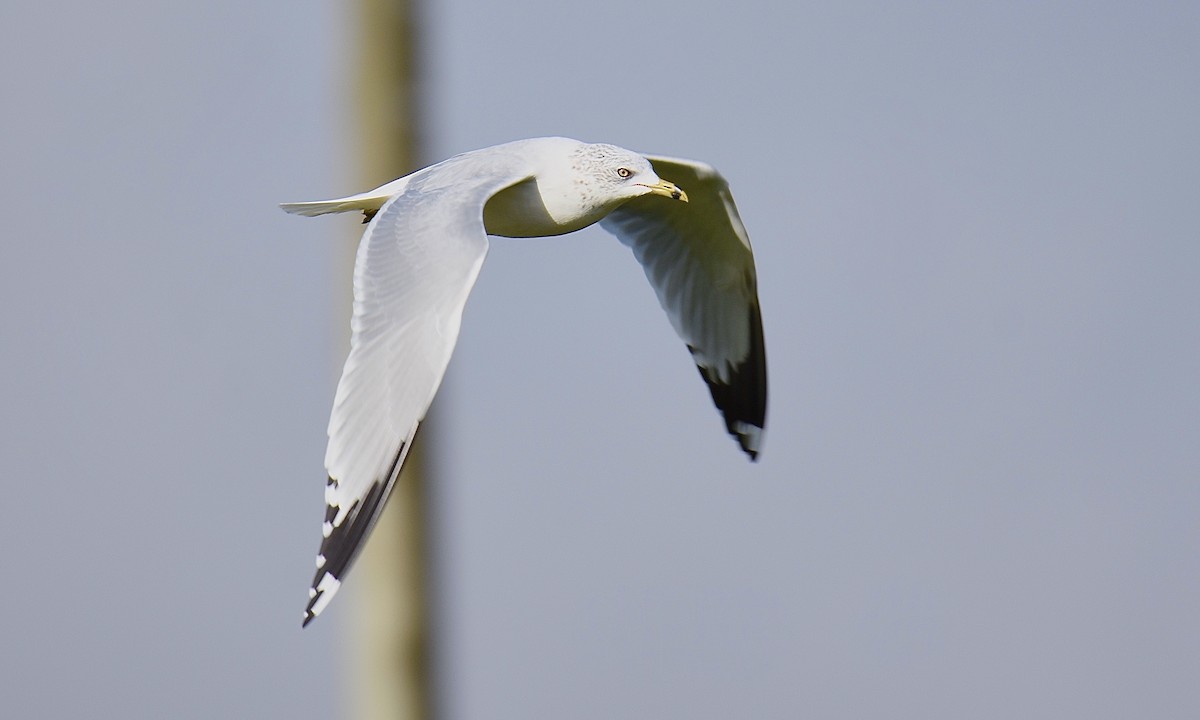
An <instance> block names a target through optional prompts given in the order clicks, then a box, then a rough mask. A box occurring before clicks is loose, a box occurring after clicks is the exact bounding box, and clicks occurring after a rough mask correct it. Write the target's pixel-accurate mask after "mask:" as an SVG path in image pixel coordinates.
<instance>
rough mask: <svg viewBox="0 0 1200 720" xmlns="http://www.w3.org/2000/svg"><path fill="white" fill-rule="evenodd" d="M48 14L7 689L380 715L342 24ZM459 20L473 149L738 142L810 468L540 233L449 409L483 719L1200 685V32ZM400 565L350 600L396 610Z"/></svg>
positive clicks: (1117, 713)
mask: <svg viewBox="0 0 1200 720" xmlns="http://www.w3.org/2000/svg"><path fill="white" fill-rule="evenodd" d="M10 5H14V7H8V6H6V7H5V8H4V9H3V10H0V34H2V37H0V39H2V40H3V41H2V42H0V61H2V63H3V65H4V67H7V68H10V69H13V70H10V72H6V73H4V74H3V79H0V88H2V89H3V94H2V97H4V102H5V107H6V110H5V120H4V127H5V129H6V132H5V133H3V134H2V135H0V159H2V162H0V183H2V187H0V191H2V192H3V196H4V197H5V198H7V199H8V213H7V214H6V222H7V223H8V228H9V231H8V233H6V234H7V237H8V242H6V243H4V249H3V251H2V253H3V255H2V257H3V262H2V263H0V337H3V341H4V346H3V347H4V350H3V353H0V391H2V397H4V398H5V402H4V403H3V404H2V406H0V456H2V457H4V458H5V459H6V460H7V462H8V474H9V477H10V482H9V485H8V487H9V498H10V504H9V510H8V514H7V518H8V519H7V521H6V522H5V523H3V524H0V541H3V544H4V547H5V549H6V560H5V561H4V564H3V568H4V570H5V576H6V577H7V578H8V579H9V584H8V592H7V593H6V594H5V599H4V601H3V604H2V607H3V609H4V612H2V613H0V637H4V638H5V642H4V650H3V651H0V678H3V680H0V691H2V692H3V696H4V697H5V704H6V712H8V713H10V714H11V715H12V716H13V717H47V718H60V717H61V718H68V717H70V718H75V717H116V716H125V717H147V718H164V717H170V718H202V717H203V718H209V717H214V716H216V717H292V718H310V717H311V718H319V717H331V716H337V708H338V707H339V698H338V693H339V692H340V690H341V687H342V686H343V684H344V683H345V677H344V676H343V675H342V674H341V673H342V672H343V671H341V670H340V669H339V668H340V667H341V665H342V661H343V659H344V654H345V649H344V646H342V645H341V644H340V643H339V638H340V637H341V635H342V632H343V631H344V630H345V628H346V625H347V623H346V619H347V617H346V613H347V612H348V611H349V610H348V609H349V608H351V607H353V604H352V600H351V599H347V598H345V597H341V596H339V598H338V601H337V602H335V603H334V605H333V606H331V608H330V610H329V612H327V613H326V614H325V615H323V616H322V617H321V620H320V621H319V622H317V623H315V624H314V625H313V626H311V627H310V628H309V629H307V630H305V631H304V632H300V630H299V618H300V611H301V608H302V606H303V601H304V598H305V589H306V587H307V585H306V583H307V581H308V580H309V579H310V574H311V563H312V555H313V553H314V552H315V549H316V545H317V542H318V535H317V532H318V525H319V521H320V516H321V492H322V483H323V479H324V477H323V474H322V468H321V460H322V458H323V453H324V430H325V422H326V418H327V413H328V408H329V403H330V401H331V397H332V388H333V382H334V378H335V373H336V367H337V366H338V365H339V364H340V358H339V357H338V356H337V352H336V350H335V348H334V346H333V338H334V337H335V332H334V328H335V327H336V326H337V325H340V324H342V323H343V322H344V320H343V319H342V318H338V317H335V316H334V311H333V309H332V308H333V306H334V305H333V300H334V293H335V291H336V289H337V288H339V287H341V285H340V284H339V283H341V282H343V281H344V280H343V279H341V278H338V277H337V276H336V270H337V268H338V267H339V265H338V260H337V259H336V258H337V257H338V255H339V253H340V252H341V251H342V250H343V249H344V248H343V247H342V245H343V244H344V240H343V238H344V237H345V234H346V233H347V232H351V231H352V230H353V228H352V226H353V224H354V222H355V221H354V220H353V219H345V218H343V219H322V220H303V219H297V218H293V217H288V216H285V215H284V214H283V213H281V212H279V211H278V210H277V209H276V208H275V203H277V202H280V201H283V200H304V199H316V198H320V197H325V196H328V195H332V194H344V193H348V192H352V191H357V190H361V189H365V188H359V187H347V178H348V177H350V172H349V166H348V163H347V158H346V149H345V148H344V147H343V144H342V143H343V142H344V136H343V134H342V133H343V132H344V130H345V128H346V127H347V124H346V120H347V118H348V112H349V110H348V108H347V107H345V103H346V102H347V100H348V97H349V93H348V91H347V90H345V89H344V88H342V87H341V86H340V85H339V83H340V82H341V73H342V72H343V71H344V70H345V63H346V59H345V58H346V57H348V55H347V42H348V40H347V33H346V28H345V22H344V20H343V19H342V18H341V17H340V15H339V13H340V12H341V11H342V9H341V7H340V5H335V4H331V3H324V4H313V3H283V2H251V3H245V2H239V3H233V2H222V1H217V2H212V3H199V4H196V3H192V4H165V5H164V4H159V3H122V4H117V5H112V4H108V5H104V6H98V5H94V4H87V3H69V4H67V5H59V6H53V7H51V6H45V4H42V6H39V5H38V4H36V3H33V4H31V3H21V4H19V5H20V7H16V5H17V4H15V3H12V4H10ZM780 7H782V6H780V5H779V4H778V3H761V4H746V3H741V4H734V3H708V2H703V1H699V0H698V1H697V2H693V3H686V4H679V3H644V2H641V3H634V2H613V3H605V4H603V5H589V6H588V7H587V9H586V12H583V11H581V10H580V8H579V7H578V6H576V5H572V4H564V3H561V2H559V3H554V2H548V1H547V2H524V3H505V4H502V5H501V4H495V3H482V2H478V0H471V1H467V0H448V1H447V2H442V3H439V4H437V6H436V7H434V8H430V9H429V10H428V11H427V13H426V27H427V28H428V31H427V37H426V64H427V68H428V70H429V76H428V80H427V82H428V86H427V98H428V101H429V102H428V105H427V106H426V109H425V112H426V115H427V119H428V125H427V127H428V136H429V140H430V147H429V149H428V154H429V158H428V159H430V160H436V159H439V158H441V157H443V156H446V155H449V154H451V153H454V152H457V151H461V150H467V149H471V148H475V147H480V146H484V145H490V144H493V143H496V142H501V141H505V140H511V139H516V138H519V137H529V136H536V135H545V134H562V135H569V136H574V137H578V138H580V139H585V140H596V141H606V142H614V143H617V144H621V145H625V146H628V147H632V148H637V149H642V150H645V151H647V152H656V153H662V154H670V155H677V156H684V157H694V158H698V159H703V160H706V161H708V162H710V163H712V164H714V165H716V166H717V167H718V168H720V169H721V170H722V172H724V173H725V175H726V176H727V177H728V178H729V179H730V182H731V183H732V187H733V191H734V194H735V197H736V198H737V201H738V204H739V206H740V208H741V211H742V216H743V218H744V219H745V221H746V225H747V227H748V228H749V230H750V233H751V238H752V240H753V242H754V245H755V251H756V254H757V257H758V262H759V289H760V295H761V298H762V303H763V313H764V324H765V330H766V334H767V350H768V366H769V369H770V373H771V376H770V382H771V400H770V408H769V417H768V428H767V435H766V441H765V444H764V452H763V455H762V459H761V462H759V463H757V464H753V465H752V464H750V463H748V462H747V461H746V460H745V458H744V457H743V456H742V454H741V453H740V452H739V451H738V450H737V448H736V445H735V444H734V443H733V441H731V440H730V439H729V438H728V437H727V436H726V435H725V433H724V430H723V427H722V424H721V421H720V419H719V416H718V414H717V413H716V411H715V410H714V409H713V408H712V407H711V403H710V401H709V399H708V397H707V392H706V390H705V388H704V386H703V383H702V382H701V381H700V379H699V377H698V376H697V374H696V372H695V370H694V369H693V368H692V366H691V363H690V360H689V358H688V355H687V352H686V350H685V349H684V348H683V346H682V343H680V342H679V341H678V340H677V338H675V337H674V335H673V333H672V332H671V330H670V327H669V325H668V323H667V321H666V318H665V316H664V315H663V314H662V312H661V311H660V310H659V308H658V307H657V303H656V302H655V299H654V296H653V293H652V291H651V290H650V288H649V286H648V285H647V283H646V282H645V279H644V277H643V276H642V274H641V270H640V269H639V268H638V267H637V264H636V262H634V260H633V259H632V257H630V254H629V252H628V251H627V250H626V249H625V248H623V247H622V246H620V245H619V244H618V243H617V242H616V241H615V240H614V239H612V238H610V237H608V236H607V235H606V234H604V233H603V232H602V231H599V230H588V231H584V232H581V233H579V234H577V235H574V236H568V237H566V238H560V239H556V240H498V241H496V242H495V243H494V244H493V247H492V252H491V254H490V257H489V259H488V262H487V264H486V266H485V268H484V270H483V273H482V275H481V277H480V280H479V284H478V286H477V289H476V291H475V293H474V295H473V296H472V300H471V302H470V303H469V305H468V308H467V313H466V318H465V321H464V324H463V333H462V337H461V340H460V342H459V349H458V352H457V354H456V357H455V360H454V362H453V363H452V365H451V369H450V372H449V374H448V376H447V386H446V387H445V388H444V389H443V392H442V394H441V396H440V397H439V400H438V402H437V403H436V404H435V411H436V414H437V418H438V420H437V423H438V424H437V430H438V434H437V435H436V436H433V435H430V436H429V437H428V438H426V439H427V440H428V439H432V440H433V441H434V442H433V444H434V445H435V446H436V456H435V457H436V459H435V472H436V476H437V477H436V479H437V485H436V487H437V491H436V493H437V500H438V504H437V515H436V518H435V520H436V523H437V534H438V538H439V544H440V560H441V569H440V571H439V597H440V598H441V602H440V603H439V607H438V612H439V613H440V617H441V633H440V639H441V640H442V642H443V643H444V645H443V650H442V654H441V657H442V664H443V666H444V668H443V669H444V671H445V679H444V686H443V688H442V695H443V703H444V705H445V708H446V710H447V714H448V716H449V717H455V718H476V717H479V718H483V717H486V718H500V719H504V718H513V719H516V718H530V717H571V718H585V719H588V718H611V717H692V718H727V717H760V718H781V719H784V718H786V719H791V718H796V717H819V718H861V717H880V716H886V717H901V718H962V717H971V718H1005V719H1007V718H1012V717H1023V718H1061V717H1091V718H1127V717H1181V718H1182V717H1194V716H1195V715H1196V714H1197V713H1198V712H1200V689H1198V688H1197V685H1196V682H1195V679H1196V678H1197V677H1200V619H1198V616H1197V614H1196V608H1197V607H1200V556H1198V554H1197V547H1198V546H1200V525H1198V523H1197V517H1198V516H1200V483H1198V482H1197V479H1198V478H1200V442H1198V435H1200V383H1198V382H1197V381H1196V372H1197V368H1198V367H1200V323H1198V317H1197V307H1200V203H1198V202H1197V192H1198V190H1200V135H1198V134H1197V133H1196V130H1195V128H1196V127H1200V90H1198V89H1197V88H1200V78H1198V77H1197V74H1198V71H1197V68H1200V47H1198V46H1197V43H1196V38H1197V37H1200V11H1197V9H1196V8H1194V7H1192V6H1190V5H1187V4H1185V3H1174V4H1167V3H1139V4H1136V5H1133V4H1129V5H1128V6H1125V5H1122V4H1116V3H1108V4H1099V3H1037V4H1032V3H1029V4H1020V3H1017V4H1014V3H972V4H969V5H961V6H960V5H956V4H934V3H926V4H920V5H917V4H908V5H904V6H901V5H899V4H895V3H841V4H839V5H838V7H837V8H836V9H823V8H810V7H805V6H787V7H788V8H789V9H787V10H783V11H781V10H779V9H778V8H780ZM354 577H355V575H354V574H351V575H350V580H349V582H348V583H347V590H346V594H347V595H352V594H353V592H354V590H353V588H354V585H355V583H354Z"/></svg>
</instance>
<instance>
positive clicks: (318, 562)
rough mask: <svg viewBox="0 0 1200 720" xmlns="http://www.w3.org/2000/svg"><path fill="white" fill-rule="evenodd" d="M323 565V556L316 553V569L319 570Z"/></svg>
mask: <svg viewBox="0 0 1200 720" xmlns="http://www.w3.org/2000/svg"><path fill="white" fill-rule="evenodd" d="M323 567H325V556H324V555H318V556H317V569H318V570H320V569H321V568H323Z"/></svg>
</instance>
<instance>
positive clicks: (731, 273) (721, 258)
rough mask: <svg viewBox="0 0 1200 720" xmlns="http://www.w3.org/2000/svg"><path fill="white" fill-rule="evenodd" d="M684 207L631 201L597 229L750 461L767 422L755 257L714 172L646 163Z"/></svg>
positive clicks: (685, 163) (698, 166)
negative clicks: (644, 282) (629, 265)
mask: <svg viewBox="0 0 1200 720" xmlns="http://www.w3.org/2000/svg"><path fill="white" fill-rule="evenodd" d="M646 157H647V159H648V160H649V161H650V163H651V164H652V165H653V166H654V171H655V172H656V173H657V174H658V175H659V177H661V178H663V179H664V180H670V181H671V182H674V183H676V184H677V185H679V187H680V188H682V189H683V190H684V192H686V193H687V194H688V198H689V201H688V202H686V203H681V202H664V201H663V198H661V197H656V196H652V195H646V196H643V197H639V198H635V199H633V200H630V201H629V202H627V203H625V204H624V205H622V206H621V207H619V208H617V209H616V210H614V211H613V212H611V213H609V215H608V217H606V218H605V219H603V220H601V221H600V225H601V226H602V227H604V228H605V229H606V230H608V231H609V232H611V233H613V234H614V235H616V236H617V237H618V238H619V239H620V240H621V242H622V243H624V244H625V245H628V246H629V247H630V248H631V249H632V250H633V254H634V256H636V257H637V259H638V262H640V263H641V264H642V267H643V269H644V270H645V271H646V277H647V278H648V279H649V280H650V284H651V285H652V286H654V291H655V293H656V294H657V295H658V300H659V303H660V304H661V305H662V307H663V309H664V310H666V311H667V316H668V317H669V318H670V320H671V325H672V326H673V327H674V328H675V332H677V333H678V334H679V337H680V338H682V339H683V341H684V342H685V343H687V346H688V349H689V350H690V351H691V353H692V359H693V360H695V362H696V366H697V367H698V368H699V370H700V375H701V376H702V377H703V378H704V381H705V382H706V383H707V384H708V388H709V391H710V392H711V393H712V398H713V402H714V403H716V405H717V408H718V409H720V411H721V413H722V414H723V415H724V418H725V426H726V428H727V429H728V430H729V433H730V434H731V435H733V436H734V437H735V438H737V441H738V443H739V444H740V445H741V447H742V450H744V451H745V452H746V453H747V454H748V455H749V456H750V458H751V459H756V458H757V456H758V452H759V449H760V447H761V443H762V432H763V427H764V425H765V422H766V413H767V360H766V351H765V348H764V345H763V331H762V315H761V313H760V311H759V305H758V279H757V275H756V272H755V267H754V253H753V251H752V250H751V248H750V239H749V237H748V236H747V235H746V228H745V227H744V226H743V225H742V220H741V218H740V217H739V216H738V211H737V207H736V206H735V205H734V204H733V196H732V195H730V193H729V184H728V183H727V182H726V181H725V178H723V177H722V176H721V175H720V173H718V172H717V171H716V170H715V169H713V168H712V167H710V166H708V165H705V164H703V163H698V162H694V161H691V160H678V159H673V158H663V157H654V156H646Z"/></svg>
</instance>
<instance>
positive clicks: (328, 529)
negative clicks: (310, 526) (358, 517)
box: [321, 522, 333, 537]
mask: <svg viewBox="0 0 1200 720" xmlns="http://www.w3.org/2000/svg"><path fill="white" fill-rule="evenodd" d="M332 534H333V523H328V522H327V523H321V537H329V536H330V535H332Z"/></svg>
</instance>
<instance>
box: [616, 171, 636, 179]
mask: <svg viewBox="0 0 1200 720" xmlns="http://www.w3.org/2000/svg"><path fill="white" fill-rule="evenodd" d="M617 175H618V176H619V177H620V178H621V179H625V178H629V177H633V171H632V170H630V169H629V168H617Z"/></svg>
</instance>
